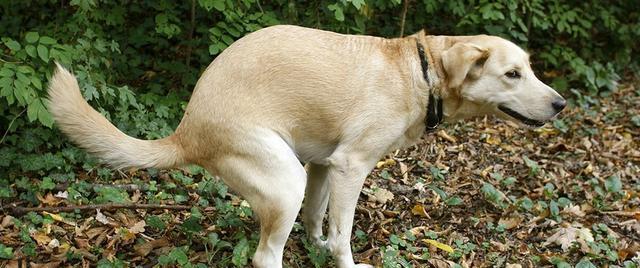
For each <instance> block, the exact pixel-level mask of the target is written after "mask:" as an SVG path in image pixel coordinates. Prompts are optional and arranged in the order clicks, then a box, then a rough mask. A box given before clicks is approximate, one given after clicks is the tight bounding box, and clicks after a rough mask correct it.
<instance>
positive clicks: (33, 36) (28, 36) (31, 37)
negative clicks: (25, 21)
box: [24, 32, 40, 44]
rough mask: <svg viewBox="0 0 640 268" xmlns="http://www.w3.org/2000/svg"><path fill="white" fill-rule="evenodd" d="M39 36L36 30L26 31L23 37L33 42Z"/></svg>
mask: <svg viewBox="0 0 640 268" xmlns="http://www.w3.org/2000/svg"><path fill="white" fill-rule="evenodd" d="M39 38H40V35H39V34H38V33H37V32H28V33H27V34H26V35H25V36H24V39H25V40H27V42H28V43H31V44H33V43H35V42H38V39H39Z"/></svg>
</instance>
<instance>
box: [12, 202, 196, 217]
mask: <svg viewBox="0 0 640 268" xmlns="http://www.w3.org/2000/svg"><path fill="white" fill-rule="evenodd" d="M119 208H124V209H168V210H189V209H191V208H192V206H185V205H163V204H136V203H122V204H118V203H107V204H99V205H80V206H64V207H30V208H28V207H17V206H14V207H4V208H3V209H2V210H8V211H10V212H12V214H15V215H22V214H25V213H29V212H43V211H46V212H52V213H58V212H71V211H74V210H96V209H100V210H114V209H119Z"/></svg>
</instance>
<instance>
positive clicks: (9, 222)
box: [0, 215, 14, 230]
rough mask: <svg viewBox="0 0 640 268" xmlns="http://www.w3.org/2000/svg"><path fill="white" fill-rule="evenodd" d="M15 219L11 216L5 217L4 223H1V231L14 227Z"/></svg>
mask: <svg viewBox="0 0 640 268" xmlns="http://www.w3.org/2000/svg"><path fill="white" fill-rule="evenodd" d="M13 219H14V217H13V216H11V215H7V216H4V218H2V222H0V230H2V229H5V228H7V227H10V226H13V224H14V223H13Z"/></svg>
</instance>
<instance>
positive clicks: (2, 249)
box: [0, 243, 13, 260]
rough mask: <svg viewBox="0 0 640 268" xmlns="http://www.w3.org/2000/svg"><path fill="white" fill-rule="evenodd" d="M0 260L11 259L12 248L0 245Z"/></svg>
mask: <svg viewBox="0 0 640 268" xmlns="http://www.w3.org/2000/svg"><path fill="white" fill-rule="evenodd" d="M0 259H7V260H10V259H13V248H10V247H7V246H5V245H4V244H2V243H0Z"/></svg>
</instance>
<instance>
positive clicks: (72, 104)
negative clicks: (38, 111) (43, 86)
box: [48, 63, 185, 168]
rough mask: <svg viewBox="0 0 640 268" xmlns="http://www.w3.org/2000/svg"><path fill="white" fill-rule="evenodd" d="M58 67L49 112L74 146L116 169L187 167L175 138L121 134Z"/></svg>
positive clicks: (70, 76) (51, 85)
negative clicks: (141, 138) (151, 138)
mask: <svg viewBox="0 0 640 268" xmlns="http://www.w3.org/2000/svg"><path fill="white" fill-rule="evenodd" d="M56 65H57V68H56V70H55V73H54V74H53V77H52V78H51V82H50V84H49V102H48V108H49V111H50V112H51V114H52V115H53V119H54V120H55V121H56V123H57V124H58V127H59V128H60V129H61V130H62V132H63V133H65V134H66V135H67V136H68V137H69V138H70V139H71V140H72V141H73V142H75V143H76V144H77V145H79V146H80V147H82V148H84V149H86V150H87V151H89V152H90V153H92V154H94V155H95V156H97V157H98V158H100V159H101V160H102V161H104V162H105V163H107V164H109V165H111V166H112V167H114V168H125V167H140V168H149V167H156V168H170V167H175V166H179V165H182V164H185V160H184V156H183V151H182V147H181V146H180V144H179V142H178V141H177V138H176V136H174V135H172V136H169V137H166V138H163V139H159V140H140V139H136V138H133V137H131V136H128V135H126V134H124V133H122V131H120V130H118V129H117V128H116V127H115V126H114V125H113V124H111V123H110V122H109V121H108V120H107V119H106V118H105V117H104V116H103V115H102V114H100V113H99V112H98V111H96V110H94V109H93V108H92V107H91V106H89V104H88V103H87V101H85V99H84V98H83V97H82V94H81V93H80V87H79V86H78V81H77V80H76V78H75V77H74V76H73V75H72V74H71V73H70V72H69V71H67V70H66V69H65V68H64V67H62V66H61V65H59V64H58V63H56Z"/></svg>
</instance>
